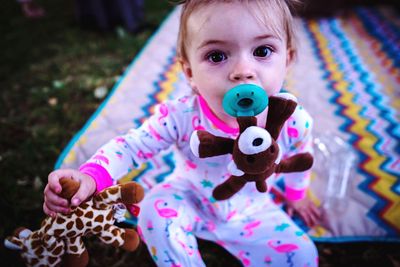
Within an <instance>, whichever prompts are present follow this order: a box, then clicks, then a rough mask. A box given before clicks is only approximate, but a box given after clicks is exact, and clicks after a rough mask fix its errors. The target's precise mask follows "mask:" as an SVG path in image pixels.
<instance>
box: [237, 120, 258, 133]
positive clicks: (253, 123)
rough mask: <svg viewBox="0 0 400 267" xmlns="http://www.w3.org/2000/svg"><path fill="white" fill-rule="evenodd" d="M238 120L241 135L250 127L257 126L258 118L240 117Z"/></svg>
mask: <svg viewBox="0 0 400 267" xmlns="http://www.w3.org/2000/svg"><path fill="white" fill-rule="evenodd" d="M236 120H237V122H238V124H239V130H240V133H243V132H244V131H245V130H246V129H247V128H249V127H250V126H257V118H256V117H253V116H252V117H248V116H239V117H237V118H236Z"/></svg>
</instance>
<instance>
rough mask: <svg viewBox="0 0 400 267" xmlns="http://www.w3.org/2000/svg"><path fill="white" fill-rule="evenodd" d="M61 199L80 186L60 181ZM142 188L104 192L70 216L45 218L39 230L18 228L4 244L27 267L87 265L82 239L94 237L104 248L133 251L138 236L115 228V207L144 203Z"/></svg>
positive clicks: (128, 186)
mask: <svg viewBox="0 0 400 267" xmlns="http://www.w3.org/2000/svg"><path fill="white" fill-rule="evenodd" d="M60 183H61V185H62V192H61V196H62V197H64V198H67V199H69V200H70V199H71V197H72V196H73V195H74V194H75V193H76V192H77V190H78V188H79V183H78V182H77V181H74V180H72V179H69V178H63V179H61V180H60ZM143 196H144V191H143V188H142V187H141V186H140V185H139V184H137V183H135V182H129V183H126V184H121V185H115V186H112V187H109V188H106V189H104V190H103V191H101V192H100V193H99V194H97V195H95V196H94V197H92V198H91V199H89V200H88V201H86V202H83V203H82V204H80V205H79V206H78V207H76V208H74V209H73V210H72V212H71V213H70V214H67V215H64V214H58V215H57V217H56V218H52V217H47V218H46V219H45V220H43V221H42V225H41V228H40V229H39V230H37V231H34V232H32V231H30V230H28V229H26V228H23V227H20V228H18V229H16V230H15V232H14V235H13V236H10V237H8V238H7V239H6V240H5V246H6V247H8V248H11V249H17V250H20V251H21V252H20V253H21V256H22V258H23V260H24V261H25V263H26V265H27V266H31V267H38V266H50V267H53V266H60V265H62V266H66V267H84V266H87V264H88V262H89V256H88V252H87V250H86V248H85V246H84V243H83V241H82V237H83V236H88V235H96V236H98V237H99V238H100V240H101V241H103V242H104V243H106V244H112V245H113V246H115V247H122V248H123V249H125V250H128V251H133V250H135V249H136V248H137V247H138V245H139V241H140V240H139V236H138V234H137V233H136V231H135V230H133V229H123V228H119V227H117V226H115V225H114V222H115V218H114V215H115V205H116V204H118V203H123V204H125V205H132V204H135V203H138V202H139V201H140V200H142V199H143Z"/></svg>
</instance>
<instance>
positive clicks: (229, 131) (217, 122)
mask: <svg viewBox="0 0 400 267" xmlns="http://www.w3.org/2000/svg"><path fill="white" fill-rule="evenodd" d="M198 99H199V104H200V107H201V110H202V111H203V113H204V114H205V115H206V117H207V118H208V119H209V120H210V121H211V122H212V124H214V125H215V126H216V127H217V128H218V129H220V130H222V131H223V132H225V133H227V134H233V135H237V134H238V133H239V128H232V127H229V126H228V125H227V124H226V123H224V122H223V121H221V120H220V119H219V118H218V117H217V116H215V115H214V113H213V112H212V111H211V109H210V108H209V107H208V105H207V102H206V101H205V100H204V98H203V97H202V96H200V95H199V98H198Z"/></svg>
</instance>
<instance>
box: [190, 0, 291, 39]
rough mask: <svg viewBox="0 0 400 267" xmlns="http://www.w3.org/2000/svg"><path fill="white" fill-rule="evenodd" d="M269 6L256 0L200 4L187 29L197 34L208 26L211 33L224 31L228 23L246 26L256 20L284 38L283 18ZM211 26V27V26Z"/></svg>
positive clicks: (265, 29) (269, 30) (261, 27)
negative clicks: (264, 6) (263, 5)
mask: <svg viewBox="0 0 400 267" xmlns="http://www.w3.org/2000/svg"><path fill="white" fill-rule="evenodd" d="M273 11H275V10H270V11H269V9H267V8H263V9H261V8H260V5H257V4H256V1H249V2H246V3H243V2H240V1H231V2H221V1H216V2H212V3H209V4H204V5H200V6H198V7H197V8H196V9H195V10H193V12H192V13H191V14H190V17H189V19H188V21H187V25H186V27H187V30H188V33H189V34H190V33H191V34H197V33H198V32H200V31H201V30H202V29H203V28H207V26H209V27H208V28H207V30H208V31H210V32H209V34H219V33H223V32H224V30H225V29H226V27H227V26H228V25H235V24H236V25H237V24H238V23H240V25H239V26H240V27H241V26H246V24H248V23H249V20H251V21H253V22H256V23H257V25H258V27H257V28H259V29H261V30H262V31H267V32H270V33H272V34H273V35H276V37H278V38H282V37H283V36H284V35H285V34H284V33H283V31H284V27H283V19H282V18H281V17H280V16H279V14H276V12H273ZM210 26H211V27H210Z"/></svg>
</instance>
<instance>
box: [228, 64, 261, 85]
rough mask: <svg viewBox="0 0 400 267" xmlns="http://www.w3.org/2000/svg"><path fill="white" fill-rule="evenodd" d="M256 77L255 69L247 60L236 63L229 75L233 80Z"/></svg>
mask: <svg viewBox="0 0 400 267" xmlns="http://www.w3.org/2000/svg"><path fill="white" fill-rule="evenodd" d="M254 78H255V74H254V71H253V70H252V69H251V67H250V66H249V64H247V63H245V62H239V63H238V64H236V65H235V66H234V68H233V69H232V72H231V73H230V75H229V79H230V80H231V81H248V80H253V79H254Z"/></svg>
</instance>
